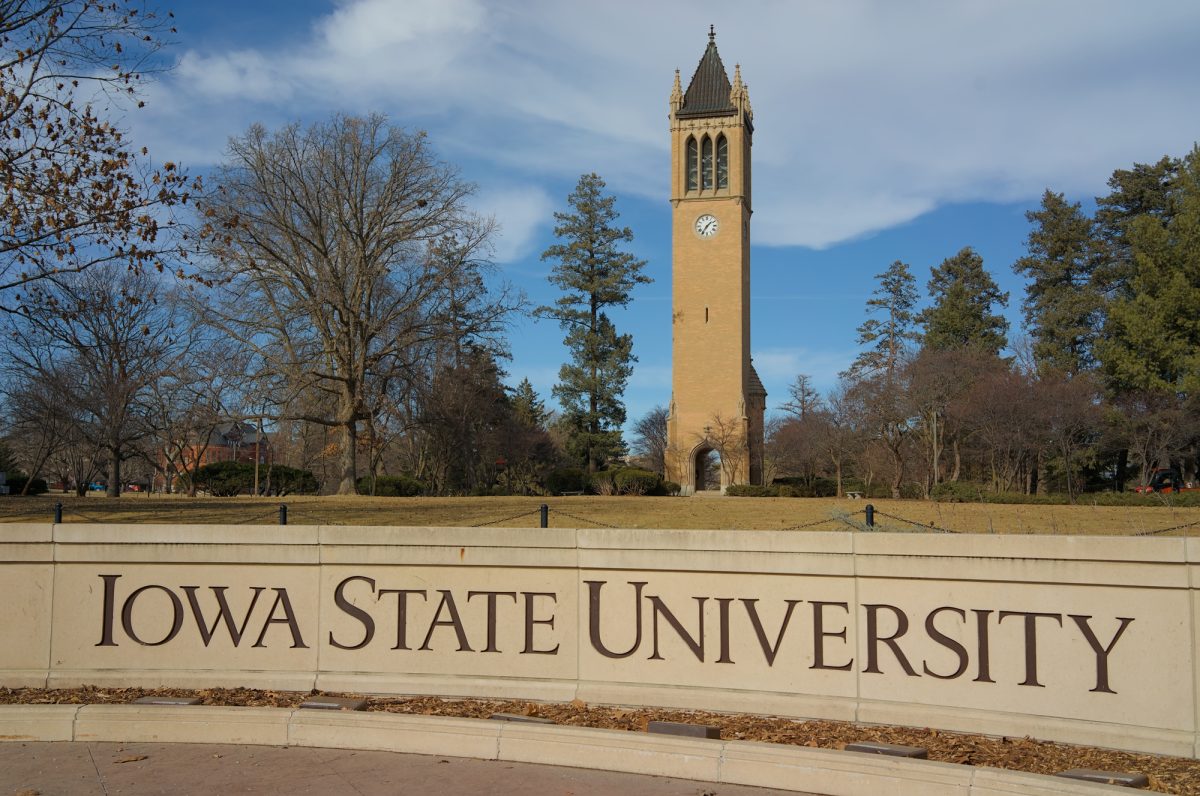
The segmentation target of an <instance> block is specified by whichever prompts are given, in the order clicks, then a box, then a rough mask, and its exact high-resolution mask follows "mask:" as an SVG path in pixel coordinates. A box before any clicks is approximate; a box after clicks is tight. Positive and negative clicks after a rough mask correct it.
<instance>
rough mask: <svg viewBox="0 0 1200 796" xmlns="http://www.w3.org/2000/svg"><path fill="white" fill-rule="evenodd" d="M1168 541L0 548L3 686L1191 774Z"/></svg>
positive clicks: (336, 529) (1176, 564)
mask: <svg viewBox="0 0 1200 796" xmlns="http://www.w3.org/2000/svg"><path fill="white" fill-rule="evenodd" d="M1198 544H1200V542H1198V541H1197V540H1188V539H1128V538H1092V537H1038V536H978V535H972V536H942V535H937V536H934V535H907V534H861V533H857V534H852V533H838V534H816V533H814V534H793V533H785V532H747V531H737V532H714V531H657V530H557V529H555V530H537V529H464V528H367V527H361V528H360V527H346V526H329V527H326V526H321V527H318V526H289V527H287V528H280V527H276V526H153V525H132V526H118V525H58V526H50V525H21V524H13V525H3V526H0V597H2V598H3V605H4V610H3V612H2V613H0V642H2V643H0V684H3V685H7V686H23V685H24V686H42V685H49V686H52V687H53V686H72V685H80V684H85V683H91V684H101V685H105V684H111V685H117V684H121V685H146V686H154V685H178V686H184V687H203V686H216V685H227V686H232V685H243V686H250V687H258V688H280V689H297V690H307V689H310V688H314V687H315V688H320V689H323V690H332V691H363V692H371V693H397V694H431V695H443V696H487V697H515V698H525V699H542V700H570V699H574V698H579V699H582V700H585V701H588V702H601V703H617V704H633V705H657V706H665V707H679V708H689V709H710V710H722V711H747V712H756V713H767V714H774V715H785V716H795V717H819V718H835V719H846V720H857V721H864V722H877V723H898V724H911V725H921V726H933V727H940V728H945V729H951V730H964V731H973V732H984V733H990V734H1004V735H1031V736H1034V737H1039V738H1047V739H1053V740H1061V741H1068V742H1078V743H1089V744H1097V745H1102V746H1111V747H1118V748H1127V749H1134V750H1142V751H1152V752H1158V753H1167V754H1177V755H1185V756H1196V755H1197V668H1198V667H1197V648H1196V623H1197V617H1196V614H1197V611H1196V608H1197V594H1198V592H1197V590H1196V589H1195V588H1194V587H1193V584H1192V581H1193V572H1194V570H1195V569H1196V562H1197V561H1198V560H1200V547H1198V546H1197V545H1198Z"/></svg>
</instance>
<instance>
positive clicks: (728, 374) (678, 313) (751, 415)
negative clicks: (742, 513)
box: [666, 27, 767, 495]
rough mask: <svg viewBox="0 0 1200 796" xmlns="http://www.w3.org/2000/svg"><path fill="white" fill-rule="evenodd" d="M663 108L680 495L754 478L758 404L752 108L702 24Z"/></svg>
mask: <svg viewBox="0 0 1200 796" xmlns="http://www.w3.org/2000/svg"><path fill="white" fill-rule="evenodd" d="M670 107H671V114H670V121H671V206H672V208H673V211H672V236H671V247H672V262H671V303H672V315H671V332H672V373H671V405H670V410H669V417H668V420H667V451H666V469H667V478H668V479H669V480H672V481H676V482H677V483H679V485H680V493H681V494H684V495H690V494H694V493H695V492H697V491H713V490H717V489H720V490H721V491H724V489H725V488H726V487H728V486H730V485H732V484H747V483H749V484H757V483H761V481H762V448H763V414H764V412H765V410H766V403H767V392H766V390H765V389H763V385H762V382H761V381H760V380H759V378H758V374H757V373H755V372H754V366H753V365H752V364H751V363H750V213H751V209H752V203H751V199H750V196H751V194H750V145H751V140H752V138H753V135H754V114H753V112H752V111H751V109H750V95H749V93H748V92H747V87H746V85H745V84H744V83H742V74H741V68H740V66H735V67H734V72H733V83H732V84H731V83H730V82H729V75H728V73H727V72H726V71H725V66H724V64H722V62H721V56H720V55H719V54H718V53H717V43H716V35H715V34H714V32H713V30H712V28H711V27H710V28H709V33H708V47H707V48H706V49H705V50H704V55H703V56H702V57H701V58H700V64H699V65H698V66H697V67H696V71H695V73H694V74H693V75H692V79H691V82H690V83H689V84H688V87H687V90H686V91H684V90H683V87H682V85H681V83H680V80H679V70H676V71H675V87H674V89H673V90H672V92H671V100H670ZM714 454H715V457H719V459H720V467H719V471H718V468H714V467H713V464H715V462H713V459H714V458H715V457H714V456H713V455H714ZM710 462H711V463H710Z"/></svg>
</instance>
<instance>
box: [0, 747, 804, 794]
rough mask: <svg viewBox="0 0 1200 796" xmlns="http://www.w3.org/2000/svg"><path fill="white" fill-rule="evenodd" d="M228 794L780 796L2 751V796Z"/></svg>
mask: <svg viewBox="0 0 1200 796" xmlns="http://www.w3.org/2000/svg"><path fill="white" fill-rule="evenodd" d="M227 793H253V794H279V795H280V796H283V794H288V795H289V796H290V794H304V793H311V794H322V796H341V794H346V795H347V796H374V795H375V794H378V795H379V796H384V794H387V796H395V794H456V793H471V794H496V795H497V796H505V795H506V794H512V796H517V794H520V795H521V796H529V794H538V796H543V795H544V796H609V795H610V794H620V796H767V795H768V794H773V793H778V791H772V790H766V789H764V788H748V787H744V786H739V785H720V784H715V783H704V782H692V781H690V780H681V779H669V778H666V777H649V776H641V775H637V774H616V773H612V772H608V771H589V770H586V769H579V768H559V767H557V766H542V765H533V764H528V763H509V762H504V761H499V762H497V761H489V760H469V759H465V758H458V757H430V756H427V755H409V754H399V753H396V752H359V751H347V750H341V749H312V748H301V747H274V746H232V745H220V744H158V743H126V744H118V743H19V742H9V743H0V796H60V795H61V796H116V794H122V796H150V795H151V794H171V796H201V795H202V794H203V795H205V796H207V794H227ZM792 796H795V794H793V795H792ZM810 796H811V794H810Z"/></svg>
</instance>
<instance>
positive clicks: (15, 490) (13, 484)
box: [5, 470, 49, 495]
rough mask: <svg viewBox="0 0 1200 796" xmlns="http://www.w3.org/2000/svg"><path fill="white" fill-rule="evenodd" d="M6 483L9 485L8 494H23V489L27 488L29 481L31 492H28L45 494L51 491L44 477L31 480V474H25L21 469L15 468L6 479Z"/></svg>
mask: <svg viewBox="0 0 1200 796" xmlns="http://www.w3.org/2000/svg"><path fill="white" fill-rule="evenodd" d="M5 483H6V484H7V485H8V494H10V495H19V494H21V490H22V489H24V488H25V484H26V483H29V492H28V493H27V494H30V495H44V494H46V492H48V491H49V487H48V486H46V480H45V479H44V478H35V479H33V481H32V482H30V481H29V476H27V475H25V473H23V472H21V471H20V470H14V471H13V472H12V473H10V474H9V475H8V477H7V478H6V479H5Z"/></svg>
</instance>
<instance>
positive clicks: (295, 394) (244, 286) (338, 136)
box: [200, 116, 515, 494]
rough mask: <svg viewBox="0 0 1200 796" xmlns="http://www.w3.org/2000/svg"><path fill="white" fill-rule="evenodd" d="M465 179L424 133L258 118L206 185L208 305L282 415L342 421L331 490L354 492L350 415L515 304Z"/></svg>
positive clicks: (380, 122) (498, 320)
mask: <svg viewBox="0 0 1200 796" xmlns="http://www.w3.org/2000/svg"><path fill="white" fill-rule="evenodd" d="M471 191H472V186H471V185H470V184H469V183H466V182H463V181H462V180H461V179H460V178H459V176H458V173H457V172H456V170H455V169H454V168H452V167H451V166H448V165H447V164H445V163H443V162H441V161H440V160H438V159H437V158H436V156H435V155H434V153H433V152H432V151H431V149H430V147H429V143H428V141H427V139H426V137H425V135H424V134H423V133H408V132H405V131H404V130H401V129H399V128H396V127H392V126H390V125H388V124H387V122H386V121H385V119H384V118H383V117H381V116H369V117H350V116H337V117H334V118H333V119H331V120H330V121H328V122H325V123H320V124H315V125H312V126H311V127H307V128H305V127H301V126H299V125H291V126H288V127H285V128H283V129H281V130H278V131H276V132H274V133H271V132H268V131H267V130H266V129H264V128H263V127H261V126H255V127H252V128H251V129H250V130H249V131H248V132H247V133H246V134H245V135H244V136H241V137H239V138H235V139H233V140H232V141H231V142H230V146H229V155H228V158H227V159H226V162H225V164H224V165H223V166H222V168H221V169H220V170H219V171H218V173H217V176H216V187H215V188H214V189H213V190H210V191H209V192H208V193H206V194H205V196H204V197H203V200H202V202H201V210H202V215H203V219H204V227H203V228H202V229H201V230H200V239H201V241H202V244H203V252H204V254H205V255H206V256H208V257H209V258H210V261H211V266H210V268H211V271H210V274H209V275H210V278H211V279H212V280H213V281H214V282H218V283H219V284H220V300H219V302H217V303H214V304H213V306H212V308H211V311H210V317H211V319H212V320H213V321H214V322H215V323H216V324H218V325H219V326H220V327H221V328H223V329H224V330H226V331H227V332H228V333H229V334H230V335H231V336H233V337H234V338H235V339H238V340H240V341H242V342H243V343H244V344H246V345H248V346H250V347H251V348H252V349H253V350H254V351H255V352H256V354H257V355H258V357H259V362H260V364H261V367H262V370H263V372H264V373H269V374H271V377H272V378H274V379H275V380H276V382H277V386H278V388H279V389H280V391H281V394H282V395H283V396H284V404H285V406H286V407H289V408H285V409H284V411H283V414H284V415H285V416H289V417H295V418H298V419H303V420H306V421H309V422H313V423H318V424H322V425H326V426H330V427H335V428H337V429H339V431H340V435H339V436H340V447H341V450H340V462H341V473H340V477H339V487H338V492H339V493H343V494H344V493H351V492H354V491H355V475H356V471H357V467H356V455H357V449H358V443H359V439H360V434H361V431H360V424H364V423H365V424H367V428H370V424H371V423H372V422H373V421H374V420H375V419H376V417H377V415H378V414H379V412H380V411H381V407H382V406H383V405H384V404H385V403H386V401H385V400H384V398H385V396H387V395H388V394H389V392H391V391H394V390H395V389H397V382H402V381H403V380H404V379H405V377H406V376H407V375H411V374H412V373H414V372H415V371H417V370H428V367H427V363H428V360H429V358H430V357H435V356H437V350H438V349H439V348H444V347H446V346H450V347H453V346H456V345H460V344H461V343H462V341H464V340H470V339H480V340H481V339H486V338H489V337H491V336H493V335H494V334H495V333H496V332H497V331H498V330H499V329H500V328H501V326H502V325H503V323H504V320H505V317H506V315H507V314H508V313H509V312H510V311H511V310H512V309H513V308H514V306H515V302H514V301H513V299H512V297H511V296H509V295H507V294H506V293H503V292H502V293H500V294H493V293H490V292H489V291H488V288H487V285H486V283H485V275H486V272H487V268H488V264H487V262H486V260H485V259H484V258H485V257H486V255H487V253H488V251H489V243H490V239H491V237H492V234H493V232H494V223H493V222H492V221H491V220H490V219H485V218H480V217H478V216H475V215H473V214H471V213H470V212H469V211H468V208H467V207H466V200H467V198H468V197H469V196H470V194H471ZM314 394H315V395H317V396H324V399H320V400H314V399H313V398H312V396H313V395H314ZM301 396H308V397H307V398H306V399H304V400H303V401H301V400H300V399H301Z"/></svg>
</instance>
